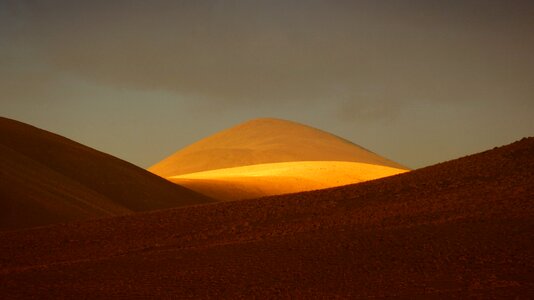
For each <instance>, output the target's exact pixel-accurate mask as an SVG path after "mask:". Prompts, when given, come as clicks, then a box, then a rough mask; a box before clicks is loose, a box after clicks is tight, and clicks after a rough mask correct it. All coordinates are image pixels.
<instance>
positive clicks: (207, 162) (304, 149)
mask: <svg viewBox="0 0 534 300" xmlns="http://www.w3.org/2000/svg"><path fill="white" fill-rule="evenodd" d="M290 161H351V162H362V163H369V164H375V165H383V166H389V167H393V168H400V169H406V168H405V167H403V166H401V165H399V164H398V163H395V162H393V161H391V160H388V159H386V158H384V157H381V156H379V155H377V154H375V153H373V152H371V151H369V150H366V149H364V148H362V147H360V146H358V145H355V144H353V143H351V142H349V141H347V140H345V139H342V138H340V137H338V136H335V135H332V134H330V133H327V132H324V131H322V130H319V129H316V128H312V127H309V126H306V125H302V124H298V123H295V122H291V121H286V120H280V119H270V118H265V119H256V120H252V121H249V122H246V123H243V124H240V125H237V126H235V127H233V128H230V129H227V130H224V131H221V132H219V133H216V134H214V135H212V136H209V137H207V138H205V139H203V140H201V141H199V142H196V143H194V144H192V145H190V146H188V147H186V148H184V149H182V150H179V151H178V152H176V153H174V154H172V155H171V156H169V157H167V158H166V159H164V160H162V161H161V162H159V163H157V164H155V165H154V166H152V167H150V168H149V170H150V171H151V172H153V173H155V174H158V175H160V176H162V177H170V176H176V175H183V174H188V173H193V172H201V171H207V170H215V169H222V168H232V167H240V166H247V165H256V164H264V163H275V162H290Z"/></svg>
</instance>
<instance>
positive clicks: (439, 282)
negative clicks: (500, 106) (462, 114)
mask: <svg viewBox="0 0 534 300" xmlns="http://www.w3.org/2000/svg"><path fill="white" fill-rule="evenodd" d="M533 170H534V138H529V139H524V140H522V141H520V142H516V143H513V144H511V145H508V146H505V147H500V148H497V149H494V150H490V151H486V152H483V153H480V154H476V155H472V156H468V157H464V158H461V159H458V160H454V161H450V162H446V163H442V164H438V165H435V166H432V167H428V168H424V169H420V170H416V171H412V172H408V173H405V174H400V175H396V176H391V177H388V178H384V179H379V180H374V181H368V182H364V183H360V184H356V185H349V186H343V187H337V188H332V189H326V190H319V191H312V192H303V193H299V194H292V195H285V196H278V197H270V198H261V199H254V200H244V201H234V202H223V203H217V204H213V205H204V206H196V207H184V208H178V209H169V210H164V211H157V212H149V213H142V214H136V215H127V216H121V217H113V218H103V219H98V220H91V221H85V222H75V223H69V224H66V225H63V226H51V227H44V228H36V229H30V230H23V231H18V232H5V233H0V240H1V241H2V243H0V295H2V296H3V298H18V297H32V296H33V297H50V298H65V297H66V298H74V297H78V296H88V295H91V296H92V297H101V298H114V297H125V298H135V297H151V298H162V297H163V298H165V297H168V298H170V297H172V298H195V299H198V298H227V299H236V298H243V299H250V298H265V299H273V298H281V297H283V298H308V299H309V298H312V297H314V298H325V297H329V298H336V297H338V298H391V297H400V298H406V299H414V298H416V299H421V298H422V299H428V298H443V299H450V298H480V299H488V298H504V299H528V298H531V296H532V292H533V291H534V282H533V277H532V270H533V269H534V254H533V253H534V251H533V250H534V239H532V229H533V228H534V205H532V201H533V199H534V189H533V187H534V171H533Z"/></svg>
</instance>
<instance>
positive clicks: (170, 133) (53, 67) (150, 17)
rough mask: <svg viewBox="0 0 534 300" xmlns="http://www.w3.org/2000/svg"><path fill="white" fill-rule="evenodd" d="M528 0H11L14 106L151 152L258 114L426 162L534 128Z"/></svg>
mask: <svg viewBox="0 0 534 300" xmlns="http://www.w3.org/2000/svg"><path fill="white" fill-rule="evenodd" d="M533 16H534V2H533V1H530V0H527V1H522V0H514V1H509V0H502V1H496V0H485V1H481V0H474V1H470V0H461V1H460V0H458V1H455V0H451V1H442V0H439V1H438V0H418V1H415V0H405V1H400V0H397V1H388V0H384V1H378V0H367V1H357V0H351V1H338V0H321V1H319V0H306V1H305V0H284V1H281V0H269V1H266V0H265V1H264V0H255V1H250V0H249V1H245V0H242V1H232V0H228V1H215V0H213V1H208V0H196V1H178V0H176V1H170V0H169V1H164V0H155V1H125V0H117V1H101V0H92V1H72V0H49V1H47V0H42V1H29V0H12V1H11V0H0V116H3V117H8V118H12V119H16V120H19V121H22V122H25V123H29V124H32V125H34V126H37V127H40V128H43V129H46V130H49V131H52V132H55V133H58V134H60V135H63V136H66V137H68V138H70V139H73V140H75V141H78V142H80V143H83V144H85V145H88V146H91V147H93V148H96V149H98V150H101V151H104V152H106V153H109V154H112V155H114V156H117V157H119V158H122V159H124V160H127V161H129V162H131V163H134V164H136V165H138V166H140V167H144V168H146V167H149V166H151V165H152V164H155V163H156V162H158V161H160V160H162V159H163V158H165V157H166V156H168V155H170V154H172V153H173V152H175V151H177V150H179V149H181V148H183V147H185V146H187V145H189V144H191V143H193V142H195V141H198V140H200V139H202V138H204V137H206V136H209V135H211V134H213V133H215V132H218V131H220V130H223V129H226V128H229V127H232V126H234V125H236V124H238V123H242V122H244V121H247V120H250V119H254V118H259V117H275V118H281V119H287V120H292V121H296V122H300V123H304V124H307V125H310V126H313V127H317V128H320V129H322V130H325V131H328V132H331V133H333V134H336V135H338V136H341V137H344V138H346V139H348V140H351V141H352V142H354V143H356V144H359V145H361V146H363V147H365V148H367V149H370V150H372V151H374V152H376V153H378V154H380V155H383V156H385V157H387V158H390V159H392V160H395V161H397V162H399V163H401V164H404V165H406V166H409V167H411V168H419V167H424V166H428V165H431V164H435V163H438V162H442V161H446V160H450V159H454V158H457V157H460V156H464V155H468V154H472V153H476V152H480V151H483V150H487V149H490V148H493V147H495V146H500V145H504V144H508V143H510V142H513V141H515V140H518V139H520V138H522V137H525V136H532V135H534V57H533V53H534V17H533Z"/></svg>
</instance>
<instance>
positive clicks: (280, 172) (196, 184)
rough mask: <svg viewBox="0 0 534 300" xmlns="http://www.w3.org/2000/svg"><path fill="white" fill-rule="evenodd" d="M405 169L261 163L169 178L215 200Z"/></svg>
mask: <svg viewBox="0 0 534 300" xmlns="http://www.w3.org/2000/svg"><path fill="white" fill-rule="evenodd" d="M404 172H407V171H406V170H402V169H396V168H391V167H386V166H379V165H371V164H364V163H356V162H345V161H297V162H282V163H270V164H259V165H251V166H243V167H235V168H227V169H218V170H211V171H204V172H197V173H190V174H184V175H179V176H172V177H169V178H167V179H168V180H170V181H172V182H174V183H177V184H180V185H182V186H185V187H187V188H189V189H191V190H194V191H197V192H199V193H202V194H204V195H207V196H210V197H212V198H214V199H218V200H223V201H230V200H242V199H252V198H259V197H264V196H272V195H281V194H288V193H296V192H303V191H311V190H319V189H325V188H330V187H335V186H341V185H347V184H352V183H358V182H363V181H367V180H372V179H377V178H382V177H386V176H392V175H395V174H399V173H404Z"/></svg>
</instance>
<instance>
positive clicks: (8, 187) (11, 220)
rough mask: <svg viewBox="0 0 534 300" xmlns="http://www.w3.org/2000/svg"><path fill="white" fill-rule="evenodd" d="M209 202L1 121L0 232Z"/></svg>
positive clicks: (78, 146) (32, 129)
mask: <svg viewBox="0 0 534 300" xmlns="http://www.w3.org/2000/svg"><path fill="white" fill-rule="evenodd" d="M209 201H211V199H209V198H208V197H205V196H203V195H200V194H197V193H195V192H193V191H191V190H188V189H186V188H184V187H181V186H178V185H176V184H172V183H170V182H168V181H166V180H163V179H162V178H160V177H158V176H155V175H154V174H152V173H150V172H147V171H146V170H143V169H142V168H139V167H136V166H134V165H132V164H130V163H127V162H125V161H123V160H120V159H118V158H115V157H112V156H110V155H107V154H104V153H102V152H99V151H96V150H94V149H91V148H89V147H86V146H83V145H81V144H79V143H76V142H74V141H71V140H69V139H66V138H64V137H61V136H59V135H56V134H53V133H50V132H47V131H44V130H41V129H38V128H35V127H32V126H30V125H27V124H24V123H21V122H18V121H14V120H10V119H6V118H0V230H5V229H15V228H24V227H31V226H38V225H45V224H51V223H57V222H64V221H71V220H79V219H86V218H93V217H102V216H109V215H118V214H124V213H128V212H132V211H145V210H153V209H161V208H169V207H177V206H183V205H189V204H198V203H206V202H209Z"/></svg>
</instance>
